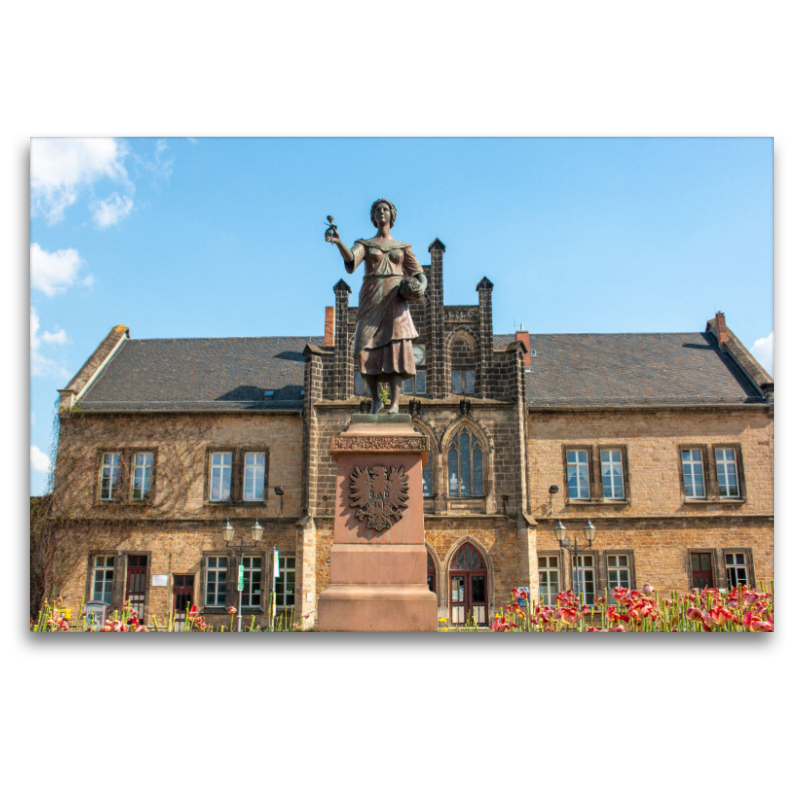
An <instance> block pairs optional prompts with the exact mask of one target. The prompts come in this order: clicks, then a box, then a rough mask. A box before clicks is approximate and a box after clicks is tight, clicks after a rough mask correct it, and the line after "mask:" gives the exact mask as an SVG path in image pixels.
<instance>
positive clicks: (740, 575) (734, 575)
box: [725, 553, 750, 589]
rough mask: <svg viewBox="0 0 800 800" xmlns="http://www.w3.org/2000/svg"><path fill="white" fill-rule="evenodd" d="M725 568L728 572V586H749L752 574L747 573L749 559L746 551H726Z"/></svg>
mask: <svg viewBox="0 0 800 800" xmlns="http://www.w3.org/2000/svg"><path fill="white" fill-rule="evenodd" d="M725 570H726V571H727V573H728V586H729V588H731V589H732V588H734V587H735V586H740V585H744V586H749V585H750V576H749V575H748V574H747V559H746V557H745V554H744V553H725Z"/></svg>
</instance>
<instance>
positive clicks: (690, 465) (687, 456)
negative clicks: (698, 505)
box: [681, 447, 706, 500]
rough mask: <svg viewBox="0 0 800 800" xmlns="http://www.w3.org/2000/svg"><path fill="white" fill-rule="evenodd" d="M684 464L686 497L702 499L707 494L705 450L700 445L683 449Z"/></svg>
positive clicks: (682, 458) (682, 459)
mask: <svg viewBox="0 0 800 800" xmlns="http://www.w3.org/2000/svg"><path fill="white" fill-rule="evenodd" d="M681 463H682V465H683V490H684V492H685V493H686V497H690V498H694V499H696V500H697V499H702V498H705V496H706V484H705V478H704V470H703V451H702V450H701V449H700V448H699V447H693V448H686V449H684V450H681Z"/></svg>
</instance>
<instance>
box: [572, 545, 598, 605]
mask: <svg viewBox="0 0 800 800" xmlns="http://www.w3.org/2000/svg"><path fill="white" fill-rule="evenodd" d="M572 563H573V567H574V569H575V588H574V589H573V591H574V592H575V594H577V595H578V596H579V597H580V599H581V601H582V602H583V603H585V604H586V605H587V606H593V605H594V556H586V555H579V556H573V557H572Z"/></svg>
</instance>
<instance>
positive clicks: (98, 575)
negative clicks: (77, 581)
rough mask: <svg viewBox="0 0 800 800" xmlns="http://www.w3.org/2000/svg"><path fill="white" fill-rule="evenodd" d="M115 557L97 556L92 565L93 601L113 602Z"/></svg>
mask: <svg viewBox="0 0 800 800" xmlns="http://www.w3.org/2000/svg"><path fill="white" fill-rule="evenodd" d="M113 583H114V556H95V557H94V559H93V563H92V600H95V601H100V602H103V603H110V602H111V589H112V586H113Z"/></svg>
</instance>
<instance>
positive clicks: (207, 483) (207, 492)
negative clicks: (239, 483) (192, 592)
mask: <svg viewBox="0 0 800 800" xmlns="http://www.w3.org/2000/svg"><path fill="white" fill-rule="evenodd" d="M204 471H205V476H204V478H203V502H204V503H207V502H208V501H209V498H210V497H211V448H210V447H206V457H205V470H204ZM203 573H204V574H205V560H204V561H203Z"/></svg>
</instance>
